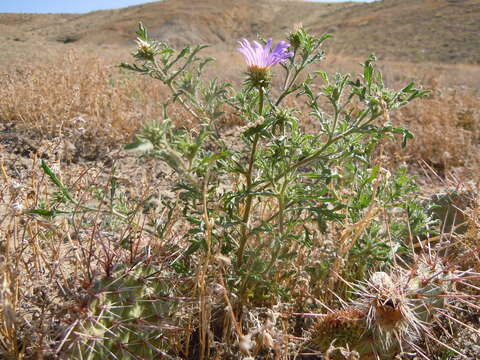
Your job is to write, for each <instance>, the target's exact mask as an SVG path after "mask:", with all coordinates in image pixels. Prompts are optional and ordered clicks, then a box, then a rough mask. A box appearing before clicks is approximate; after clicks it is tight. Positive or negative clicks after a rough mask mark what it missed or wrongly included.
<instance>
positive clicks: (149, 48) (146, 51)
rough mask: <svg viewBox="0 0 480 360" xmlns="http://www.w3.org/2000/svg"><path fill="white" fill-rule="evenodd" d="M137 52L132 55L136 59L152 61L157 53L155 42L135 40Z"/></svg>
mask: <svg viewBox="0 0 480 360" xmlns="http://www.w3.org/2000/svg"><path fill="white" fill-rule="evenodd" d="M135 42H136V43H137V51H136V52H135V53H134V54H133V56H135V57H136V58H138V59H143V60H152V59H153V57H154V56H155V55H157V53H158V46H157V44H156V43H155V42H153V41H149V40H143V39H140V38H137V39H136V40H135Z"/></svg>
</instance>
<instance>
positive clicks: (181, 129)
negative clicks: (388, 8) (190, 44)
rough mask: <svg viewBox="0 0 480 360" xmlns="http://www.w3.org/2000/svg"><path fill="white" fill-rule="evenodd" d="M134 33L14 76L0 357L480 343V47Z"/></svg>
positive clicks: (341, 351)
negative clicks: (448, 50) (172, 38)
mask: <svg viewBox="0 0 480 360" xmlns="http://www.w3.org/2000/svg"><path fill="white" fill-rule="evenodd" d="M467 3H468V1H467ZM377 5H378V6H382V5H381V3H379V4H377ZM362 11H363V10H362ZM139 36H140V38H141V40H142V41H143V42H144V43H142V42H140V44H139V47H138V49H137V52H136V53H135V57H136V59H137V62H135V63H134V64H133V63H132V64H129V65H127V64H124V65H123V67H122V68H119V67H118V66H117V64H118V62H117V63H115V62H113V61H112V60H111V58H110V59H106V58H103V57H93V56H92V55H91V54H89V55H85V54H84V53H82V52H78V53H77V52H71V53H67V54H63V55H62V58H61V59H52V60H51V61H50V62H44V63H42V64H36V63H32V64H29V65H25V64H22V65H20V66H18V67H17V68H16V69H13V68H11V69H10V70H8V71H6V72H5V73H4V74H2V76H1V77H0V126H1V127H0V178H1V179H2V181H1V182H0V199H1V201H0V256H1V260H2V261H1V263H0V268H1V272H0V280H1V282H0V283H1V285H0V358H5V359H39V358H44V359H55V358H58V359H92V360H93V359H110V358H111V359H155V358H162V359H163V358H165V359H252V358H255V359H312V358H318V359H377V358H378V357H380V358H383V359H394V358H398V359H407V358H410V357H411V356H412V354H413V355H415V356H417V357H418V358H423V359H464V358H476V357H478V356H480V355H479V351H478V346H477V345H476V344H475V341H476V340H475V339H479V338H480V330H479V327H480V324H479V322H478V316H479V313H480V312H479V309H480V308H479V305H478V299H479V297H480V291H479V288H480V274H479V273H480V258H479V255H478V254H479V252H480V240H479V236H478V229H479V219H478V218H479V216H478V214H479V208H480V206H479V203H478V201H479V200H478V197H477V195H476V193H477V191H478V184H477V183H476V181H478V176H479V172H478V170H479V164H478V159H477V156H476V154H477V153H478V150H479V139H480V128H479V125H478V124H479V121H480V112H479V109H480V97H479V94H478V89H476V88H475V85H474V84H475V80H474V79H475V76H476V75H478V74H480V70H479V69H478V68H477V67H474V66H454V65H440V64H435V65H433V66H432V65H426V64H416V65H412V64H411V63H395V62H388V61H382V62H380V64H379V65H378V66H377V65H376V64H375V62H374V59H373V58H370V59H368V60H367V61H365V59H363V60H362V61H360V60H357V59H354V58H350V57H343V56H332V57H327V59H326V60H323V52H322V50H321V49H322V48H323V45H322V41H321V40H320V39H318V38H316V37H313V36H311V35H309V34H307V33H306V32H305V31H304V30H303V29H302V28H297V29H296V30H295V31H293V32H291V33H290V36H289V39H288V40H289V41H290V42H291V43H292V44H294V45H295V47H296V48H295V49H292V51H295V57H294V58H293V59H292V61H291V62H287V63H285V64H284V65H283V66H284V69H283V70H285V71H286V72H287V74H288V73H290V74H296V72H297V71H298V72H299V73H300V74H299V75H298V78H297V79H298V80H297V81H292V82H290V81H289V80H287V81H285V82H283V81H281V80H282V74H283V72H282V71H283V70H282V68H281V66H280V65H277V67H278V68H277V69H276V70H274V77H273V80H272V82H271V87H269V86H266V85H265V86H264V85H262V84H261V82H260V83H259V82H258V81H256V82H253V83H252V82H250V83H246V85H245V86H246V87H244V88H243V89H241V90H238V89H240V88H241V87H242V85H241V81H242V80H243V76H244V74H243V73H242V72H244V71H245V69H246V66H245V65H244V64H243V62H242V61H241V59H240V56H239V57H238V58H237V57H234V56H233V55H231V54H227V53H225V52H219V54H220V58H219V62H220V64H222V72H221V73H220V74H225V75H226V80H227V81H229V83H228V84H227V83H224V82H222V81H221V80H219V79H216V80H214V75H219V74H218V73H217V72H215V71H214V70H209V66H210V67H212V68H215V65H209V64H207V63H209V60H208V61H205V64H204V63H203V61H204V60H207V58H208V57H207V58H203V57H202V56H201V54H202V51H203V49H202V48H201V47H197V48H189V49H188V50H183V51H181V50H180V51H177V50H174V49H173V48H171V47H170V45H168V44H167V43H163V42H158V43H157V42H154V41H153V40H152V39H150V38H148V37H147V34H146V33H145V32H143V30H142V29H140V33H139ZM81 41H82V40H81V39H80V40H79V41H78V42H81ZM75 44H77V42H75ZM317 45H318V46H317ZM207 54H208V55H210V54H212V51H210V52H208V50H207ZM112 57H113V58H118V55H117V54H115V55H113V56H112ZM177 57H178V58H177ZM122 58H123V60H124V61H125V60H127V59H126V52H123V53H122ZM320 60H322V62H321V66H320V67H318V66H315V65H314V64H313V63H314V62H317V61H320ZM309 61H311V62H312V70H321V71H322V72H321V73H320V72H316V73H315V72H313V73H312V77H307V76H306V75H303V76H302V73H301V72H300V70H302V71H303V70H304V69H301V68H302V66H303V65H305V64H306V63H308V62H309ZM360 63H361V64H360ZM302 64H303V65H302ZM184 65H185V66H184ZM203 65H206V66H205V67H204V66H203ZM227 66H228V68H227ZM132 70H133V71H137V72H139V73H141V74H146V75H148V76H138V75H136V74H134V72H132ZM335 70H338V71H339V72H340V73H343V74H344V73H345V71H348V72H349V73H350V74H349V75H348V76H347V75H340V74H337V75H335V74H334V72H335ZM380 70H381V72H382V74H383V79H382V77H380V75H379V74H380ZM358 73H360V74H358ZM452 74H455V76H453V75H452ZM250 75H251V73H250ZM295 77H296V75H294V78H295ZM453 77H454V78H453ZM415 78H421V79H420V80H421V82H422V83H423V84H424V85H426V87H428V88H429V92H428V95H427V93H426V92H424V91H423V90H418V89H415V88H414V86H413V85H412V86H405V84H406V83H407V82H409V81H410V80H411V79H415ZM289 79H292V77H290V78H289ZM159 80H160V81H159ZM257 80H258V79H257ZM459 84H468V85H469V86H459ZM283 85H284V86H283ZM282 86H283V87H282ZM387 86H388V88H395V89H397V90H395V91H393V90H389V89H388V88H387ZM236 89H237V90H236ZM295 94H298V95H299V96H295ZM425 96H426V97H425ZM416 97H423V98H422V99H417V100H415V101H413V102H412V103H409V102H410V100H413V99H414V98H416ZM261 99H263V101H262V100H261ZM279 99H280V100H279ZM407 104H408V105H407ZM400 107H401V108H400ZM396 108H400V109H398V110H397V109H396ZM393 110H396V111H393ZM362 119H363V120H362ZM365 119H369V121H368V124H367V123H364V120H365ZM362 121H363V122H362ZM407 129H408V130H407ZM410 132H411V133H412V134H413V135H414V137H413V138H411V133H410ZM343 133H346V135H345V136H343V135H342V134H343ZM339 135H342V137H341V138H339ZM126 143H130V145H129V146H127V148H126V149H127V151H126V150H124V149H123V148H124V145H125V144H126ZM402 143H403V144H402ZM325 144H328V145H325ZM402 145H403V146H402ZM405 145H406V146H405ZM445 189H446V190H448V194H450V195H449V197H448V198H447V199H457V200H455V201H453V200H452V203H451V204H450V203H449V202H448V201H447V203H446V204H445V203H443V202H440V201H438V200H437V199H438V196H437V197H431V195H432V194H436V193H439V192H440V191H443V190H445ZM452 194H454V195H452ZM456 194H460V195H458V196H457V195H456ZM458 199H460V200H458ZM438 214H441V215H438ZM447 217H448V218H449V219H451V218H452V217H453V220H448V221H453V224H454V225H453V226H452V225H450V223H448V224H447V221H446V220H445V219H447ZM444 220H445V221H444ZM395 356H397V357H395Z"/></svg>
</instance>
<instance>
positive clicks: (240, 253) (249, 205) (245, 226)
mask: <svg viewBox="0 0 480 360" xmlns="http://www.w3.org/2000/svg"><path fill="white" fill-rule="evenodd" d="M263 91H264V90H263V87H262V86H259V87H258V114H259V115H260V116H261V115H262V113H263V95H264V94H263ZM259 138H260V133H256V134H255V137H254V139H253V144H252V152H251V153H250V160H249V162H248V171H247V174H246V185H247V192H249V193H250V191H251V190H252V173H253V164H254V162H255V155H256V152H257V144H258V140H259ZM252 201H253V195H251V194H249V195H248V196H247V201H246V203H245V211H244V213H243V218H242V222H243V223H242V229H241V237H240V247H239V249H238V260H237V268H240V267H241V266H242V265H243V254H244V252H245V245H246V244H247V239H248V236H247V230H248V220H249V219H250V211H251V209H252Z"/></svg>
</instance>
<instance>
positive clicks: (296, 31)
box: [288, 24, 306, 51]
mask: <svg viewBox="0 0 480 360" xmlns="http://www.w3.org/2000/svg"><path fill="white" fill-rule="evenodd" d="M305 36H306V32H305V30H304V28H303V26H302V24H296V25H295V26H294V28H293V31H292V32H291V33H289V34H288V41H289V42H290V45H291V47H292V49H293V50H294V51H295V50H297V49H298V48H299V47H300V46H301V45H302V42H303V40H304V39H305Z"/></svg>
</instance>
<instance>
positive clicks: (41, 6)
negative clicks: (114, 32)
mask: <svg viewBox="0 0 480 360" xmlns="http://www.w3.org/2000/svg"><path fill="white" fill-rule="evenodd" d="M191 1H202V0H191ZM225 1H235V0H225ZM310 1H322V0H310ZM341 1H345V0H329V1H328V2H341ZM353 1H361V0H353ZM146 2H152V1H148V0H0V12H27V13H58V12H70V13H73V12H74V13H81V12H88V11H93V10H101V9H112V8H120V7H125V6H130V5H136V4H143V3H146Z"/></svg>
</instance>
